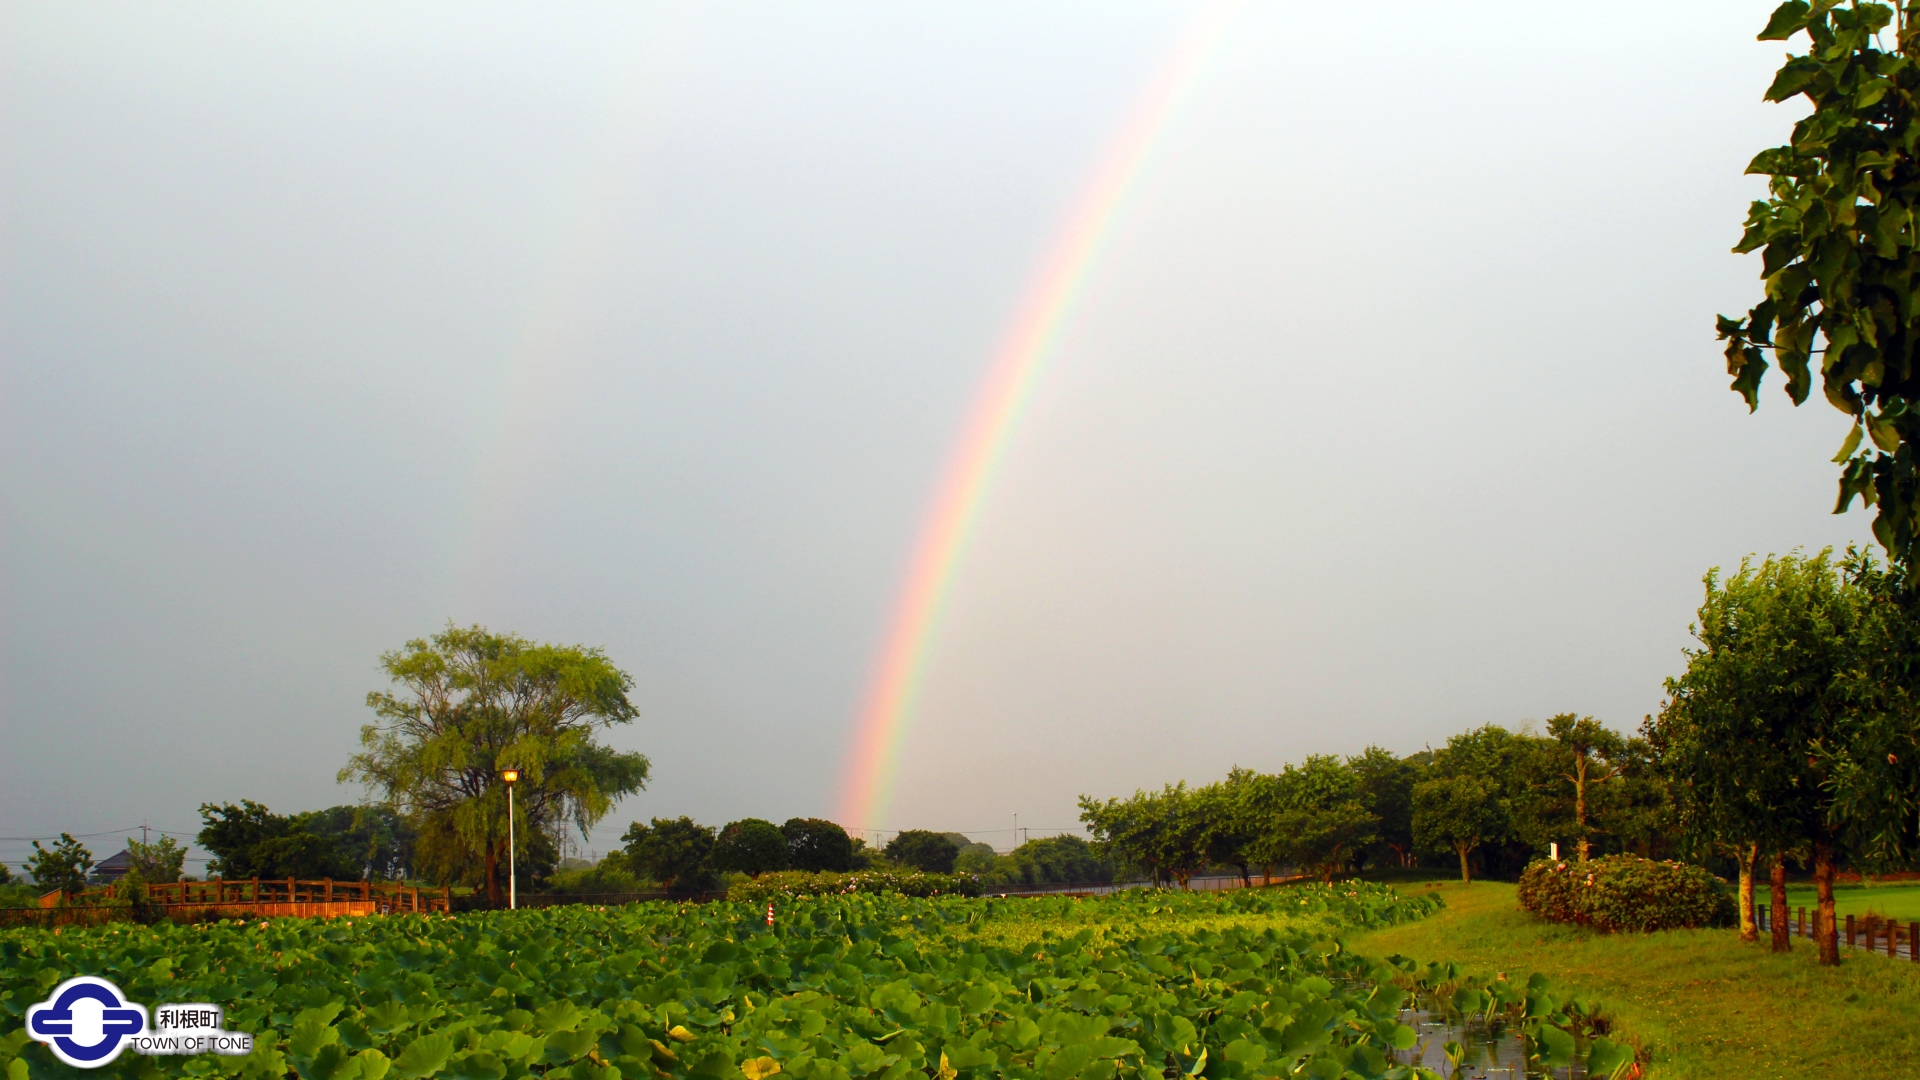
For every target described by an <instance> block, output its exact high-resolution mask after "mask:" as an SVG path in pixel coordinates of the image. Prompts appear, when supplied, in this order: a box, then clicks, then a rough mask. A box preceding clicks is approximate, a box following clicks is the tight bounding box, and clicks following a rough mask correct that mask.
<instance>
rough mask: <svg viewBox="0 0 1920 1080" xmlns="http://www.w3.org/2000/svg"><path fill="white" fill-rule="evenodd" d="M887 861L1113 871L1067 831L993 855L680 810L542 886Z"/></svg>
mask: <svg viewBox="0 0 1920 1080" xmlns="http://www.w3.org/2000/svg"><path fill="white" fill-rule="evenodd" d="M887 869H900V870H922V871H926V872H929V873H936V874H946V873H955V872H958V873H965V874H972V875H974V876H976V877H978V878H979V879H980V881H981V882H982V883H983V884H988V885H1008V884H1017V883H1023V884H1045V883H1054V882H1071V881H1111V880H1112V879H1113V875H1114V866H1113V863H1112V862H1111V861H1110V860H1108V859H1107V858H1105V857H1103V856H1102V855H1100V854H1099V853H1097V852H1095V851H1094V850H1093V848H1092V847H1091V846H1090V845H1089V844H1088V843H1087V842H1086V841H1085V840H1082V839H1080V838H1078V837H1073V836H1055V837H1047V838H1044V839H1040V840H1030V841H1028V842H1026V843H1025V844H1022V845H1020V847H1018V848H1016V849H1014V850H1013V851H1012V852H1011V853H1009V854H1006V855H1000V854H997V853H996V852H995V851H994V850H993V848H992V847H991V846H989V845H987V844H981V843H975V842H974V841H972V840H970V839H968V838H967V837H966V836H964V835H962V834H960V833H937V832H930V831H928V830H924V829H908V830H906V831H904V832H901V833H899V834H897V835H895V836H894V838H893V839H892V840H890V841H889V842H888V843H887V845H886V846H885V847H884V848H878V849H876V848H872V847H869V846H868V845H867V843H866V841H865V840H863V839H859V838H856V837H850V836H849V835H848V834H847V831H846V830H845V829H843V828H841V827H840V826H839V825H836V824H834V823H833V822H831V821H826V820H823V819H820V818H791V819H789V820H788V821H787V822H786V823H785V824H783V825H775V824H773V823H772V822H770V821H763V820H761V819H759V818H743V819H741V820H739V821H734V822H730V823H728V824H727V825H725V826H722V827H719V828H715V827H713V826H710V825H701V824H699V823H697V822H695V821H694V820H693V819H692V818H688V817H679V818H654V819H653V820H652V821H651V822H650V823H648V824H641V823H640V822H637V821H636V822H634V823H633V824H632V825H631V826H630V827H629V828H628V829H627V831H626V834H625V835H624V836H622V837H621V847H620V848H619V850H617V851H614V852H611V853H609V854H608V855H607V857H606V858H604V859H602V860H600V862H599V863H597V864H594V865H593V866H591V867H587V866H582V867H578V868H568V869H562V870H561V871H559V872H558V873H555V874H552V875H550V876H548V877H547V878H545V879H544V880H542V881H541V882H540V885H541V886H542V887H543V888H545V889H546V890H547V891H549V892H571V893H614V892H628V891H640V890H642V889H645V888H648V887H654V886H657V887H660V888H665V889H669V890H676V891H688V892H694V891H706V890H712V889H717V888H719V887H720V886H721V884H722V879H723V877H724V876H725V875H729V874H735V875H746V876H747V877H757V876H759V875H760V874H764V873H769V872H774V871H781V870H814V871H832V872H846V871H854V870H887Z"/></svg>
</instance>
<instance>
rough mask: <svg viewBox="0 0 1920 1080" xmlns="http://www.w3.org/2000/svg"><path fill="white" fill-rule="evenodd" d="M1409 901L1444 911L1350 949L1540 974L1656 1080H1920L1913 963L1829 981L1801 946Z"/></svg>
mask: <svg viewBox="0 0 1920 1080" xmlns="http://www.w3.org/2000/svg"><path fill="white" fill-rule="evenodd" d="M1402 888H1403V889H1404V890H1405V891H1407V892H1409V893H1414V894H1416V895H1417V894H1418V893H1420V892H1425V891H1431V892H1434V893H1437V894H1438V895H1439V896H1440V897H1441V898H1442V899H1444V900H1445V901H1446V903H1447V908H1446V910H1445V911H1443V912H1441V913H1440V914H1438V915H1435V916H1431V917H1429V918H1427V919H1424V920H1422V921H1420V922H1415V923H1408V924H1403V925H1399V926H1391V927H1387V928H1384V929H1379V930H1372V931H1366V932H1362V933H1359V934H1355V935H1352V936H1350V937H1349V938H1348V939H1347V942H1348V946H1349V947H1350V948H1352V949H1354V950H1355V951H1358V952H1361V953H1364V954H1367V955H1373V956H1387V955H1391V954H1395V953H1398V954H1401V955H1405V956H1410V957H1413V958H1415V959H1417V960H1420V961H1422V962H1425V961H1429V960H1441V959H1449V960H1454V961H1456V962H1458V963H1460V964H1462V965H1464V966H1466V967H1468V968H1469V969H1470V970H1476V971H1512V972H1520V973H1523V974H1524V973H1526V972H1531V971H1539V972H1543V973H1545V974H1546V975H1548V976H1549V977H1551V978H1552V979H1554V980H1555V981H1556V982H1557V983H1559V984H1560V985H1561V986H1563V987H1565V988H1566V989H1569V990H1573V991H1575V992H1577V993H1579V994H1581V995H1583V996H1589V997H1592V998H1594V999H1596V1000H1598V1001H1599V1002H1601V1003H1602V1004H1603V1005H1605V1006H1606V1010H1605V1011H1606V1014H1607V1015H1608V1016H1610V1017H1611V1018H1612V1020H1613V1021H1614V1022H1615V1024H1616V1025H1617V1030H1618V1032H1619V1033H1620V1034H1621V1035H1622V1036H1624V1037H1625V1038H1626V1039H1627V1040H1628V1041H1632V1042H1637V1043H1638V1044H1639V1045H1641V1046H1643V1047H1644V1048H1645V1049H1646V1050H1647V1051H1648V1052H1649V1054H1650V1055H1651V1061H1652V1069H1651V1075H1652V1076H1653V1077H1655V1078H1656V1080H1700V1078H1708V1077H1712V1078H1722V1077H1728V1078H1730V1077H1743V1078H1744V1077H1803V1076H1809V1075H1832V1076H1916V1075H1920V1025H1915V1024H1914V1022H1913V1018H1914V1017H1915V1016H1916V1015H1920V970H1916V968H1920V965H1915V964H1913V963H1912V962H1910V961H1906V960H1898V961H1895V960H1888V959H1886V958H1885V957H1880V956H1871V955H1864V954H1862V955H1845V956H1844V957H1843V963H1842V964H1841V966H1840V967H1839V968H1837V969H1834V968H1824V969H1823V968H1820V967H1818V966H1817V965H1816V964H1815V963H1814V957H1813V952H1812V950H1811V949H1810V948H1809V947H1808V945H1807V943H1806V942H1804V941H1799V940H1796V941H1795V942H1794V945H1795V948H1794V951H1793V952H1792V953H1790V954H1787V955H1784V956H1776V955H1774V954H1772V953H1770V952H1768V951H1767V945H1766V943H1765V942H1764V941H1762V942H1760V943H1759V944H1743V943H1741V941H1740V940H1739V935H1738V934H1737V933H1736V932H1734V931H1732V930H1694V931H1669V932H1664V933H1658V934H1645V935H1603V934H1594V933H1590V932H1588V931H1585V930H1580V929H1576V928H1573V927H1567V926H1560V925H1557V924H1553V923H1546V922H1541V921H1539V920H1537V919H1535V918H1533V917H1532V916H1530V915H1528V914H1527V913H1525V912H1523V911H1521V910H1520V908H1519V905H1518V904H1517V903H1516V902H1515V900H1514V887H1513V886H1512V885H1507V884H1502V883H1499V882H1475V883H1474V884H1472V885H1465V886H1463V885H1461V884H1459V883H1458V882H1454V883H1449V884H1438V883H1435V884H1433V885H1430V886H1426V887H1424V888H1422V887H1419V886H1402ZM1869 891H1876V890H1869ZM1877 891H1882V892H1890V891H1892V890H1891V889H1890V888H1884V887H1883V888H1882V889H1881V890H1877ZM1843 910H1845V909H1843ZM1863 910H1864V909H1863Z"/></svg>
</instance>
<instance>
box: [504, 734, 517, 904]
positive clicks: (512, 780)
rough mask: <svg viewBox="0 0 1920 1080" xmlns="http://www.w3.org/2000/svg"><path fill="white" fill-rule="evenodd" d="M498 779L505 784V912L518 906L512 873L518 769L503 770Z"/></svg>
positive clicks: (515, 885)
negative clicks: (514, 809) (514, 799)
mask: <svg viewBox="0 0 1920 1080" xmlns="http://www.w3.org/2000/svg"><path fill="white" fill-rule="evenodd" d="M500 779H502V780H505V781H506V782H507V910H508V911H512V910H514V909H515V908H518V907H519V906H520V881H519V878H518V876H517V875H515V873H514V871H513V785H514V784H516V783H518V782H519V780H520V770H519V769H504V770H502V771H501V773H500Z"/></svg>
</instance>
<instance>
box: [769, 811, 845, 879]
mask: <svg viewBox="0 0 1920 1080" xmlns="http://www.w3.org/2000/svg"><path fill="white" fill-rule="evenodd" d="M780 834H781V835H782V836H785V837H786V838H787V866H788V867H789V868H790V869H794V870H827V871H832V872H834V873H841V872H844V871H847V870H851V869H853V853H854V845H853V840H852V838H850V837H848V836H847V830H845V829H843V828H841V827H840V826H838V825H835V824H834V823H833V822H831V821H827V820H825V819H824V818H788V819H787V823H786V824H784V825H782V826H780Z"/></svg>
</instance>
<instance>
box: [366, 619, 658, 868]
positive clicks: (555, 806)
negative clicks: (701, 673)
mask: <svg viewBox="0 0 1920 1080" xmlns="http://www.w3.org/2000/svg"><path fill="white" fill-rule="evenodd" d="M380 663H381V666H382V667H383V668H385V669H386V672H387V675H388V676H389V678H391V679H392V681H393V682H394V684H395V685H397V686H398V687H399V688H400V692H399V693H393V692H388V691H375V692H373V693H370V694H368V695H367V705H368V706H369V707H371V708H372V709H373V711H374V713H375V714H376V715H377V716H378V717H379V720H378V721H377V722H376V723H372V724H367V725H365V726H364V727H362V728H361V729H360V744H361V746H362V747H364V748H365V749H364V750H363V751H362V752H361V753H358V754H355V755H353V757H352V758H351V759H350V760H349V762H348V764H347V767H346V768H344V769H342V770H340V781H341V782H342V783H348V782H356V781H357V782H359V783H362V784H365V785H366V786H367V787H369V788H372V789H378V790H380V791H381V792H383V793H384V795H385V798H386V801H387V804H388V805H389V806H391V807H392V808H393V809H394V810H395V811H396V812H398V813H402V814H405V815H407V816H408V817H410V818H411V819H412V821H413V823H414V825H415V827H416V828H417V829H418V830H419V837H418V840H417V841H416V848H415V859H416V860H417V863H418V868H419V869H421V870H423V871H424V872H426V873H428V874H430V875H432V876H435V877H437V878H439V879H440V880H443V881H450V880H462V881H468V882H474V883H482V884H484V885H485V886H486V888H487V893H488V896H489V898H491V899H492V901H493V902H494V903H495V904H498V903H499V902H500V892H501V889H500V875H499V867H500V864H501V863H502V862H504V861H506V855H507V851H506V844H507V839H508V835H509V832H510V831H511V833H512V835H513V837H514V838H515V840H516V842H517V843H518V844H520V845H522V846H523V848H524V849H526V850H529V851H531V850H532V849H533V848H534V846H535V845H536V844H537V843H539V841H540V839H541V838H544V839H545V840H546V842H547V843H549V844H552V843H553V842H554V841H555V840H556V839H557V838H558V837H559V836H560V835H561V832H562V830H564V829H565V828H566V827H567V825H568V823H569V822H571V823H572V824H573V825H575V826H577V827H578V828H579V829H580V831H581V832H582V833H585V832H586V831H587V830H588V829H590V828H592V826H593V824H594V822H596V821H599V820H600V819H601V818H603V817H605V816H606V815H607V813H608V812H609V811H610V810H611V809H612V808H613V804H614V801H615V800H617V799H619V798H621V797H622V796H625V795H630V794H632V793H633V792H636V791H639V790H640V789H641V788H643V787H645V786H646V782H647V775H648V770H649V768H650V766H649V763H648V761H647V758H646V756H645V755H643V754H638V753H630V752H626V753H623V752H620V751H616V750H613V749H610V748H608V747H606V746H602V745H601V744H599V743H597V742H595V741H594V736H595V733H596V732H597V731H599V730H601V729H606V728H611V727H614V726H616V725H623V724H628V723H631V722H632V721H633V719H634V717H636V716H638V715H639V711H638V710H637V709H635V708H634V707H633V703H632V702H631V701H629V700H628V699H627V692H628V691H629V690H631V689H632V688H633V679H632V678H631V677H630V676H629V675H628V674H627V673H626V672H624V671H622V670H620V669H619V668H617V667H615V666H614V665H613V663H612V662H611V661H609V660H608V659H607V657H606V654H605V653H604V652H602V651H601V650H599V649H594V648H587V647H585V646H578V645H572V646H567V645H547V644H536V643H534V642H531V641H528V640H526V639H525V638H521V637H517V636H515V635H512V634H495V633H492V632H490V631H488V630H485V629H483V628H481V627H478V626H474V627H469V628H466V629H461V628H458V627H454V626H448V627H447V629H446V630H444V631H442V632H441V633H439V634H436V635H434V636H433V637H432V638H431V639H421V638H417V639H415V640H413V641H409V642H407V644H406V645H405V646H404V647H403V648H401V649H399V650H396V651H394V652H389V653H385V654H383V655H382V656H381V657H380ZM507 768H513V769H517V770H519V774H520V778H519V782H518V785H517V787H516V789H515V792H514V799H513V810H514V814H515V823H514V828H513V829H512V830H509V829H508V827H507V790H506V785H505V783H504V782H502V780H501V778H500V774H501V770H503V769H507Z"/></svg>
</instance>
